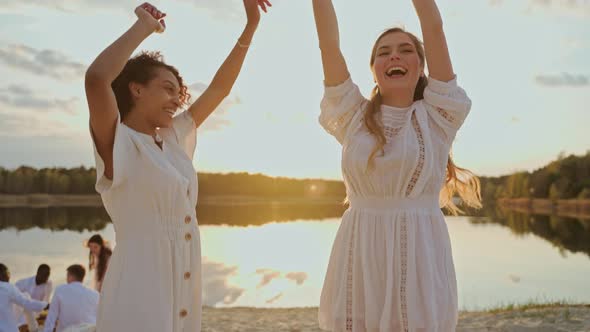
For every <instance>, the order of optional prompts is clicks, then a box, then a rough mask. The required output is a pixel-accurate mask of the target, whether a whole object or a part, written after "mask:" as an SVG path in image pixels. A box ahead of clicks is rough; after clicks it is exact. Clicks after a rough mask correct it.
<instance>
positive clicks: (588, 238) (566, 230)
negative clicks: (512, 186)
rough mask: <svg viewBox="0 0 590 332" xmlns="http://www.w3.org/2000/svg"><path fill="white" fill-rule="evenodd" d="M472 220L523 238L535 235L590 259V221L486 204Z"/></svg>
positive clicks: (474, 222)
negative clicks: (498, 225)
mask: <svg viewBox="0 0 590 332" xmlns="http://www.w3.org/2000/svg"><path fill="white" fill-rule="evenodd" d="M477 214H478V215H479V217H472V218H470V219H469V221H470V222H471V223H473V224H488V223H494V224H500V225H503V226H506V227H508V228H510V230H511V231H512V233H514V234H516V235H519V236H522V235H526V234H531V233H532V234H534V235H536V236H538V237H540V238H542V239H545V240H547V241H549V242H551V244H553V245H554V246H555V247H557V248H558V249H559V250H560V251H561V252H571V253H578V252H583V253H585V254H586V255H588V256H589V257H590V219H587V218H586V219H584V218H574V217H571V216H570V217H565V216H557V215H542V214H532V213H529V212H527V211H523V210H511V209H509V208H505V207H501V206H495V205H489V206H486V207H485V208H484V209H483V210H482V211H480V212H478V213H477Z"/></svg>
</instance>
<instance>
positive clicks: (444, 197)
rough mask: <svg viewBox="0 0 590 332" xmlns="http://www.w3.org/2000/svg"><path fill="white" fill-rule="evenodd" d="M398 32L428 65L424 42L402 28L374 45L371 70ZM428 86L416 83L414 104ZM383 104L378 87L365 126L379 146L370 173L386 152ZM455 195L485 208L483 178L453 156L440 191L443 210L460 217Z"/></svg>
mask: <svg viewBox="0 0 590 332" xmlns="http://www.w3.org/2000/svg"><path fill="white" fill-rule="evenodd" d="M396 32H400V33H405V34H406V35H407V36H408V37H410V39H411V40H412V43H413V44H414V47H415V48H416V52H417V53H418V57H419V58H420V63H421V64H422V65H423V66H424V64H425V62H426V57H425V55H424V45H423V44H422V41H420V39H418V37H416V36H414V35H413V34H412V33H410V32H407V31H405V30H404V29H402V28H390V29H387V30H385V31H384V32H383V33H381V35H379V37H378V38H377V40H376V41H375V44H374V45H373V50H372V52H371V61H370V65H371V68H373V65H374V64H375V57H376V54H377V46H378V44H379V41H380V40H381V38H383V37H384V36H386V35H388V34H390V33H396ZM427 84H428V79H427V78H426V77H425V76H421V77H420V79H419V80H418V83H417V84H416V89H415V90H414V101H416V100H420V99H424V89H425V88H426V85H427ZM381 104H382V99H381V93H380V91H379V86H377V85H376V86H375V87H374V88H373V90H372V92H371V97H370V98H369V101H368V103H367V104H366V109H365V116H364V123H365V126H366V127H367V129H368V130H369V133H371V134H372V135H373V136H374V137H375V138H376V140H377V143H376V144H375V147H373V150H372V151H371V154H370V155H369V159H368V161H367V170H369V171H370V170H371V169H372V168H373V167H374V162H375V157H376V155H377V153H378V152H381V153H383V147H384V146H385V144H386V139H385V134H384V132H383V128H382V127H381V125H380V124H379V122H378V121H377V116H378V115H379V113H380V112H381ZM455 194H458V195H459V197H460V198H461V200H462V201H463V203H464V204H465V205H467V206H469V207H474V208H478V209H479V208H481V206H482V205H481V189H480V183H479V179H478V178H477V176H475V174H473V173H472V172H471V171H469V170H468V169H465V168H461V167H459V166H457V165H456V164H455V162H454V161H453V158H452V155H451V154H450V153H449V159H448V161H447V172H446V180H445V185H444V186H443V188H442V190H441V192H440V201H441V203H442V206H443V207H445V208H446V209H448V210H449V211H450V212H451V213H452V214H454V215H457V214H458V213H460V212H463V211H461V210H460V209H459V208H458V207H457V205H455V203H454V202H453V196H454V195H455Z"/></svg>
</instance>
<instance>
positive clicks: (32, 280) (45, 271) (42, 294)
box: [15, 264, 53, 330]
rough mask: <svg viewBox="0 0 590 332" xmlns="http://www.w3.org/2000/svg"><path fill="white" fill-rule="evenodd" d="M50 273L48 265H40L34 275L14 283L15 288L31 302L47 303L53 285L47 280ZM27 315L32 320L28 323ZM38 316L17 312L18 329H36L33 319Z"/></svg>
mask: <svg viewBox="0 0 590 332" xmlns="http://www.w3.org/2000/svg"><path fill="white" fill-rule="evenodd" d="M50 273H51V269H50V268H49V265H47V264H41V265H39V267H38V268H37V274H36V275H34V276H32V277H28V278H24V279H20V280H18V281H17V282H16V283H15V286H16V288H18V290H20V291H21V292H22V293H24V294H28V295H29V296H30V297H31V299H33V300H37V301H44V302H49V298H50V296H51V292H52V291H53V284H52V283H51V280H49V275H50ZM28 314H30V317H31V318H32V319H30V321H28V320H29V319H27V317H28V316H29V315H28ZM38 314H39V312H27V311H24V312H22V311H21V310H18V312H17V322H18V325H19V329H20V330H24V328H23V326H28V328H29V330H31V329H33V328H34V327H36V326H37V325H36V321H34V319H35V318H36V317H37V315H38Z"/></svg>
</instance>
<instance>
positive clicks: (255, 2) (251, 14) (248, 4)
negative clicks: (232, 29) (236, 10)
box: [244, 0, 272, 25]
mask: <svg viewBox="0 0 590 332" xmlns="http://www.w3.org/2000/svg"><path fill="white" fill-rule="evenodd" d="M267 7H272V4H271V3H270V1H269V0H244V8H245V9H246V16H247V17H248V24H256V25H257V24H258V22H260V9H262V10H263V11H264V12H265V13H266V12H267Z"/></svg>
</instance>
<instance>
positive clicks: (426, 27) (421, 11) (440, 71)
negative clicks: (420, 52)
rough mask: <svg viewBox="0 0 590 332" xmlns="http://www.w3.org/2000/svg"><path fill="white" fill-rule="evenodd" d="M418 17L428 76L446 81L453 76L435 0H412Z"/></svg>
mask: <svg viewBox="0 0 590 332" xmlns="http://www.w3.org/2000/svg"><path fill="white" fill-rule="evenodd" d="M412 2H413V3H414V8H415V9H416V13H417V14H418V18H419V19H420V27H421V28H422V38H423V39H424V52H425V53H426V54H425V55H426V63H428V74H429V76H430V77H432V78H434V79H436V80H439V81H443V82H448V81H450V80H452V79H453V78H454V77H455V73H454V72H453V65H452V63H451V57H450V56H449V49H448V47H447V40H446V37H445V32H444V30H443V22H442V17H441V16H440V12H439V10H438V7H437V6H436V2H435V0H412Z"/></svg>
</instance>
